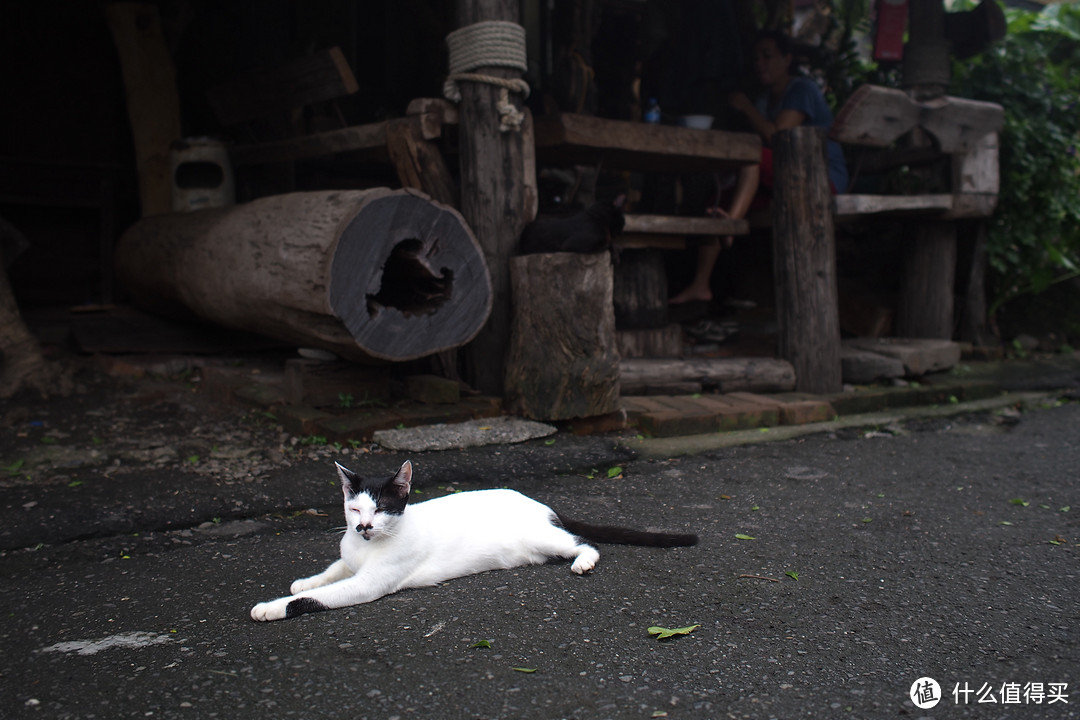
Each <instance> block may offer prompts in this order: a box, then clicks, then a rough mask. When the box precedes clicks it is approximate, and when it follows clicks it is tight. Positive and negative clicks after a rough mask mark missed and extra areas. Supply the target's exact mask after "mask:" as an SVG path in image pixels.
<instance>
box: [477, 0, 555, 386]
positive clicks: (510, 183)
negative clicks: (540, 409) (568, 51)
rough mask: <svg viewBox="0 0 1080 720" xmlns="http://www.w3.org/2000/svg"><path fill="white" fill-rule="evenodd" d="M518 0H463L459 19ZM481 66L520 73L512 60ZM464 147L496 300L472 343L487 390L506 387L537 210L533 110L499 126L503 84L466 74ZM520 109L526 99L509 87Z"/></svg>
mask: <svg viewBox="0 0 1080 720" xmlns="http://www.w3.org/2000/svg"><path fill="white" fill-rule="evenodd" d="M519 6H520V3H519V2H518V0H458V26H459V27H465V26H468V25H472V24H475V23H478V22H483V21H487V20H503V21H508V22H515V23H516V22H519V21H520V18H519ZM474 72H478V73H483V74H485V75H491V76H494V77H501V78H517V77H520V75H521V73H520V72H519V71H517V70H513V69H510V68H497V67H488V68H480V69H478V70H475V71H474ZM460 88H461V96H462V98H461V104H460V105H459V107H458V116H459V118H460V133H459V150H460V168H461V214H462V215H463V216H464V217H465V220H466V221H467V222H468V223H469V226H470V227H471V228H472V230H473V232H474V233H475V235H476V239H477V241H478V242H479V243H480V247H481V248H482V249H483V252H484V259H485V260H486V262H487V267H488V270H489V272H490V273H491V285H492V301H493V303H492V307H491V316H490V317H489V318H488V322H487V324H486V325H485V326H484V328H483V329H482V330H481V331H480V334H479V335H477V337H476V339H475V340H473V341H472V342H471V343H470V344H469V346H468V347H467V348H466V360H467V368H466V376H467V378H468V379H469V380H470V381H471V382H472V384H473V385H474V386H475V387H476V388H477V389H479V390H480V391H482V392H485V393H489V394H501V392H502V383H503V375H504V367H505V356H506V351H507V346H508V343H509V340H510V317H511V308H510V302H511V301H510V257H511V255H512V254H513V251H514V247H515V245H516V243H517V239H518V236H519V235H521V231H522V229H523V228H524V227H525V225H526V224H528V223H529V222H530V221H531V220H532V219H533V218H534V217H535V215H536V202H537V197H536V165H535V161H534V154H535V149H534V147H533V136H532V118H531V117H530V116H529V113H528V110H527V109H526V110H525V116H526V117H525V121H524V122H523V123H522V126H521V129H520V130H510V131H508V132H502V131H500V129H499V112H498V109H497V103H498V100H499V88H498V87H496V86H494V85H490V84H487V83H479V82H462V83H460ZM510 101H511V102H512V103H514V105H515V106H516V107H518V108H519V109H521V106H522V99H521V96H520V95H517V94H516V93H510Z"/></svg>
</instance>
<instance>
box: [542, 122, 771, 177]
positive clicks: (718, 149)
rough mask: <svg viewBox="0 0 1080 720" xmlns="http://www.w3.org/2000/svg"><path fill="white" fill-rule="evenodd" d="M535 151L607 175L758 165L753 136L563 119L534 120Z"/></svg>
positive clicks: (550, 159) (551, 159) (756, 139)
mask: <svg viewBox="0 0 1080 720" xmlns="http://www.w3.org/2000/svg"><path fill="white" fill-rule="evenodd" d="M536 149H537V155H538V156H539V158H540V159H541V160H543V161H544V162H546V163H548V164H553V165H557V164H562V165H575V164H591V165H596V164H599V163H600V162H603V166H604V168H605V169H617V170H640V171H652V172H665V171H667V172H703V171H710V170H718V169H722V168H727V167H739V166H743V165H749V164H753V163H757V162H759V161H760V160H761V139H760V138H759V137H758V136H757V135H756V134H753V133H733V132H725V131H721V130H696V129H693V128H683V127H674V126H670V125H652V124H648V123H636V122H629V121H625V120H606V119H603V118H597V117H592V116H588V115H577V114H574V113H561V114H558V115H545V116H543V117H540V118H537V119H536Z"/></svg>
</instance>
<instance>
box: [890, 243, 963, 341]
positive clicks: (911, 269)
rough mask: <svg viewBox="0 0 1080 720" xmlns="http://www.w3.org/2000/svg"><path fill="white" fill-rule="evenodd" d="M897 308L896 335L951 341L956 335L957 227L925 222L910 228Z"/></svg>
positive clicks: (905, 246) (905, 247)
mask: <svg viewBox="0 0 1080 720" xmlns="http://www.w3.org/2000/svg"><path fill="white" fill-rule="evenodd" d="M910 235H911V240H910V241H909V242H906V243H904V257H903V273H902V275H901V277H900V296H899V298H898V299H897V307H896V325H895V327H896V334H897V336H899V337H903V338H935V339H942V340H948V339H949V338H951V337H952V334H953V325H954V322H955V318H954V316H953V313H954V308H955V300H954V288H955V285H956V280H955V276H956V224H955V223H948V222H924V223H917V224H913V225H912V226H911V228H910Z"/></svg>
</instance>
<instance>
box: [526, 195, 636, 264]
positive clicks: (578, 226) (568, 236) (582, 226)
mask: <svg viewBox="0 0 1080 720" xmlns="http://www.w3.org/2000/svg"><path fill="white" fill-rule="evenodd" d="M625 200H626V196H625V195H619V196H618V197H617V198H615V199H614V200H607V201H604V202H598V203H594V204H593V205H592V207H589V208H587V209H585V210H582V211H581V212H578V213H575V214H574V215H567V216H561V217H560V216H552V215H539V216H537V218H536V219H535V220H533V221H532V222H531V223H529V224H528V225H526V226H525V229H524V230H523V231H522V232H521V240H520V242H519V243H518V254H519V255H532V254H534V253H555V252H576V253H598V252H603V251H605V250H607V249H608V248H610V247H611V238H612V236H613V235H618V234H619V233H620V232H622V229H623V227H624V226H625V225H626V218H625V217H624V216H623V211H622V207H623V203H624V202H625Z"/></svg>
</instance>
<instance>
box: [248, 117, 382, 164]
mask: <svg viewBox="0 0 1080 720" xmlns="http://www.w3.org/2000/svg"><path fill="white" fill-rule="evenodd" d="M386 125H387V123H386V121H383V122H377V123H370V124H368V125H354V126H353V127H347V128H342V129H340V130H327V131H326V132H321V133H314V134H312V135H303V136H301V137H297V138H291V139H288V140H276V141H273V142H265V143H254V144H251V145H237V146H236V147H233V148H231V149H230V150H229V158H230V159H231V160H232V162H233V165H236V166H238V167H239V166H241V165H263V164H268V163H277V162H286V161H289V160H303V159H304V158H314V157H324V156H326V155H334V154H336V153H344V152H355V151H363V150H379V151H380V152H382V150H383V148H385V146H386Z"/></svg>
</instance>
